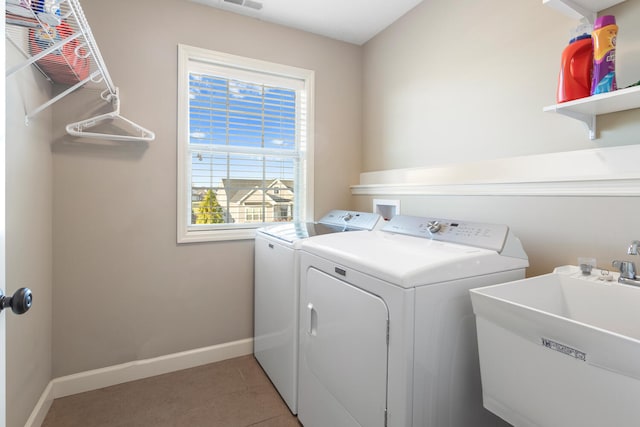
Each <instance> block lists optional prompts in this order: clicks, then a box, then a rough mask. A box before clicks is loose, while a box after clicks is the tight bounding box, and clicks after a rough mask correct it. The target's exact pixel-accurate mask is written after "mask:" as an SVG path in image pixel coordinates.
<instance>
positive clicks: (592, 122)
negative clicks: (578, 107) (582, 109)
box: [556, 110, 596, 140]
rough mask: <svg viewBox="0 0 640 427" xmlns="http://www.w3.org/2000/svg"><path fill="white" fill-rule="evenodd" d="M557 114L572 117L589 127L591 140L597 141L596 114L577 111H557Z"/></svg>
mask: <svg viewBox="0 0 640 427" xmlns="http://www.w3.org/2000/svg"><path fill="white" fill-rule="evenodd" d="M556 112H557V113H560V114H562V115H564V116H567V117H571V118H573V119H576V120H580V121H581V122H583V123H584V124H586V125H587V128H588V129H589V139H591V140H594V139H596V115H595V114H585V113H579V112H577V111H571V110H556Z"/></svg>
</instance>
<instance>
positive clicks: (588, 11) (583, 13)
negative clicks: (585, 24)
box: [542, 0, 625, 24]
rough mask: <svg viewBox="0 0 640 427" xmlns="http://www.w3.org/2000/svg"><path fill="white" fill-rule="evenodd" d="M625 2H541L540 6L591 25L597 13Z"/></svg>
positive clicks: (568, 0) (606, 0) (587, 0)
mask: <svg viewBox="0 0 640 427" xmlns="http://www.w3.org/2000/svg"><path fill="white" fill-rule="evenodd" d="M623 1H625V0H543V1H542V4H543V5H545V6H548V7H550V8H552V9H555V10H557V11H558V12H560V13H562V14H563V15H566V16H568V17H569V18H571V19H578V20H579V19H583V18H584V19H586V20H587V21H589V22H590V23H591V24H593V23H594V22H595V20H596V17H597V15H598V12H600V11H601V10H604V9H607V8H609V7H612V6H615V5H617V4H620V3H622V2H623Z"/></svg>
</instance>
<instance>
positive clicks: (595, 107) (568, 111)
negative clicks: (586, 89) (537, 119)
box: [543, 86, 640, 139]
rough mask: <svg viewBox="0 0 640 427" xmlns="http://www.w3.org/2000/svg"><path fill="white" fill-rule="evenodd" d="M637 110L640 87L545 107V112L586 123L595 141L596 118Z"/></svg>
mask: <svg viewBox="0 0 640 427" xmlns="http://www.w3.org/2000/svg"><path fill="white" fill-rule="evenodd" d="M635 108H640V86H634V87H629V88H626V89H618V90H616V91H614V92H607V93H601V94H598V95H593V96H589V97H587V98H582V99H576V100H575V101H569V102H563V103H562V104H555V105H550V106H548V107H544V108H543V111H545V112H552V113H559V114H562V115H565V116H568V117H572V118H574V119H576V120H580V121H581V122H584V123H585V124H586V125H587V127H588V128H589V139H595V137H596V116H598V115H600V114H609V113H615V112H618V111H625V110H632V109H635Z"/></svg>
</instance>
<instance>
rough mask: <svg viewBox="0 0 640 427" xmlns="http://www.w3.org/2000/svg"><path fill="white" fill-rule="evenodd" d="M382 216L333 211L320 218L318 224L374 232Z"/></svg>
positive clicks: (368, 213)
mask: <svg viewBox="0 0 640 427" xmlns="http://www.w3.org/2000/svg"><path fill="white" fill-rule="evenodd" d="M380 218H381V217H380V215H378V214H375V213H371V212H356V211H343V210H339V209H336V210H332V211H330V212H329V213H327V214H326V215H325V216H323V217H322V218H320V221H318V223H320V224H325V225H331V226H337V227H345V228H349V229H356V230H373V229H374V228H375V227H376V224H377V223H378V221H379V220H380Z"/></svg>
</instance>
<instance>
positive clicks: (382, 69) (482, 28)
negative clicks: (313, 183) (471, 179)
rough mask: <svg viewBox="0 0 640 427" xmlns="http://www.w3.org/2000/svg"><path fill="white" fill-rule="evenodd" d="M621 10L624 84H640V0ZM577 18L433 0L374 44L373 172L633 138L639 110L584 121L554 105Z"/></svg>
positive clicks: (520, 5)
mask: <svg viewBox="0 0 640 427" xmlns="http://www.w3.org/2000/svg"><path fill="white" fill-rule="evenodd" d="M603 13H612V14H614V15H615V16H616V18H617V22H618V25H619V27H620V30H619V32H618V44H617V46H618V48H617V52H616V55H617V71H618V72H617V77H618V84H619V86H620V87H624V86H628V85H630V84H631V83H634V82H637V81H638V80H640V54H639V53H640V43H639V41H640V25H638V22H640V2H639V1H637V0H630V1H626V2H624V3H622V4H620V5H618V6H616V7H613V8H611V9H610V10H608V11H605V12H603ZM577 24H578V22H577V21H573V20H571V19H570V18H567V17H565V16H564V15H561V14H560V13H558V12H556V11H555V10H553V9H551V8H549V7H546V6H543V5H542V2H541V1H539V0H520V1H513V0H487V1H482V2H478V1H474V0H451V1H446V2H445V1H424V2H423V3H422V4H420V5H419V6H417V7H416V8H414V9H413V10H412V11H411V12H409V13H408V14H406V15H405V16H404V17H403V18H401V19H400V20H399V21H397V22H396V23H394V24H393V25H392V26H391V27H390V28H388V29H387V30H386V31H384V32H383V33H381V34H379V35H378V36H377V37H375V38H374V39H373V40H371V41H370V42H368V43H367V44H366V45H365V47H364V66H363V67H364V68H363V70H364V94H363V95H364V98H363V99H364V103H363V106H364V114H363V119H364V127H363V141H364V146H363V170H364V171H375V170H385V169H395V168H406V167H417V166H431V165H440V164H448V163H457V162H464V161H473V160H484V159H496V158H503V157H512V156H520V155H528V154H538V153H549V152H558V151H570V150H580V149H587V148H595V147H607V146H613V145H623V144H632V143H637V142H638V137H637V135H638V134H640V110H633V111H626V112H621V113H616V114H613V115H610V116H602V117H600V118H598V127H599V128H600V136H601V138H600V139H597V140H595V141H590V140H589V139H588V134H587V131H586V126H585V125H584V124H582V123H580V122H578V121H576V120H573V119H569V118H567V117H563V116H560V115H558V114H552V113H544V112H543V111H542V108H543V107H544V106H548V105H551V104H554V103H555V91H556V87H557V79H558V72H559V70H560V56H561V53H562V50H563V49H564V48H565V46H566V45H567V44H568V41H569V30H570V29H571V28H572V27H575V26H576V25H577Z"/></svg>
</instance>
